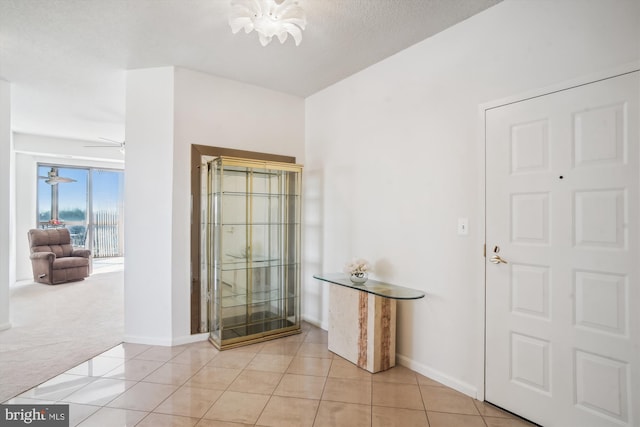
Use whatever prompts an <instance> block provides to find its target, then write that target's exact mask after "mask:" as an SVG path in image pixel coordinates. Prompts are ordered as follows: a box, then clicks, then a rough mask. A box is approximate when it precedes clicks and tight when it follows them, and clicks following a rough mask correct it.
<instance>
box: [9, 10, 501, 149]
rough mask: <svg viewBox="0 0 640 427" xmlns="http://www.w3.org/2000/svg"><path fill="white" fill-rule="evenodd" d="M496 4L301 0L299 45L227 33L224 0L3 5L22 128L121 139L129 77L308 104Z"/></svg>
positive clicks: (16, 123)
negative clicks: (155, 73) (259, 90)
mask: <svg viewBox="0 0 640 427" xmlns="http://www.w3.org/2000/svg"><path fill="white" fill-rule="evenodd" d="M499 1H501V0H340V1H338V0H331V1H330V0H299V3H300V5H301V6H302V7H303V8H304V10H305V12H306V14H307V28H306V30H305V31H304V32H303V37H302V44H301V45H300V46H298V47H296V46H295V45H294V43H293V40H292V39H291V38H289V39H288V40H287V42H286V43H285V44H283V45H281V44H280V43H279V42H278V41H277V40H274V41H273V42H272V43H271V44H270V45H268V46H266V47H262V46H260V43H259V42H258V38H257V35H256V33H255V32H254V33H251V34H245V33H244V32H241V33H238V34H236V35H233V34H231V30H230V28H229V25H228V23H227V14H228V10H229V2H228V0H0V78H3V79H5V80H8V81H10V82H12V83H13V85H12V115H13V117H12V122H13V128H14V130H15V131H18V132H28V133H36V134H47V135H54V136H64V137H70V138H83V139H96V138H98V137H105V138H111V139H116V140H121V139H123V138H124V108H125V107H124V105H125V101H124V97H125V70H128V69H135V68H146V67H157V66H166V65H176V66H180V67H185V68H190V69H193V70H198V71H203V72H206V73H210V74H214V75H217V76H221V77H225V78H230V79H234V80H239V81H243V82H247V83H251V84H255V85H258V86H262V87H266V88H270V89H274V90H278V91H282V92H286V93H290V94H294V95H299V96H303V97H304V96H308V95H310V94H313V93H314V92H316V91H318V90H321V89H323V88H325V87H327V86H329V85H331V84H333V83H335V82H337V81H339V80H341V79H343V78H345V77H347V76H349V75H351V74H353V73H355V72H357V71H359V70H362V69H364V68H366V67H368V66H369V65H371V64H374V63H376V62H378V61H380V60H381V59H384V58H386V57H388V56H390V55H393V54H394V53H396V52H398V51H400V50H402V49H405V48H407V47H409V46H411V45H412V44H415V43H417V42H419V41H421V40H424V39H425V38H427V37H429V36H431V35H433V34H436V33H438V32H440V31H442V30H444V29H446V28H447V27H450V26H452V25H455V24H456V23H458V22H460V21H462V20H464V19H466V18H468V17H470V16H472V15H474V14H476V13H478V12H480V11H482V10H484V9H486V8H488V7H490V6H492V5H494V4H496V3H498V2H499Z"/></svg>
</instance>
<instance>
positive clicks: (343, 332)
mask: <svg viewBox="0 0 640 427" xmlns="http://www.w3.org/2000/svg"><path fill="white" fill-rule="evenodd" d="M313 277H314V278H315V279H318V280H321V281H323V282H327V283H329V284H330V285H331V286H330V287H329V350H330V351H332V352H334V353H336V354H337V355H339V356H341V357H343V358H345V359H347V360H348V361H350V362H352V363H354V364H355V365H357V366H359V367H360V368H363V369H366V370H367V371H369V372H372V373H375V372H379V371H384V370H386V369H389V368H392V367H394V366H395V364H396V301H397V300H412V299H419V298H423V297H424V292H421V291H417V290H415V289H409V288H403V287H402V286H395V285H391V284H389V283H384V282H379V281H377V280H371V279H369V280H367V281H366V282H365V283H363V284H355V283H352V282H351V280H349V277H347V275H346V274H343V273H330V274H314V275H313Z"/></svg>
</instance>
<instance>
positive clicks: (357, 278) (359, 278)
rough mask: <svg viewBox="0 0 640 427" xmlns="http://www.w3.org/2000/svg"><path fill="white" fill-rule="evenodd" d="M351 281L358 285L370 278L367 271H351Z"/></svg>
mask: <svg viewBox="0 0 640 427" xmlns="http://www.w3.org/2000/svg"><path fill="white" fill-rule="evenodd" d="M349 278H350V279H351V282H352V283H354V284H356V285H362V284H363V283H364V282H366V281H367V279H368V278H369V277H368V276H367V273H351V277H349Z"/></svg>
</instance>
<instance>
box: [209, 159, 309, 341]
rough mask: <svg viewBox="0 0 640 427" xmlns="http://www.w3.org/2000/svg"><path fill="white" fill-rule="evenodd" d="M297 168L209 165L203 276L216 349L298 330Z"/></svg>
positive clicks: (244, 162)
mask: <svg viewBox="0 0 640 427" xmlns="http://www.w3.org/2000/svg"><path fill="white" fill-rule="evenodd" d="M301 179H302V166H300V165H295V164H288V163H277V162H265V161H256V160H248V159H238V158H232V157H218V158H215V159H213V160H211V161H209V162H208V163H207V178H206V186H207V188H206V203H204V206H203V207H202V208H203V212H202V214H203V219H204V221H203V228H204V229H203V230H202V236H203V238H202V247H201V251H202V255H203V257H202V259H203V264H202V271H201V277H202V278H203V279H204V280H206V281H207V288H208V290H209V295H208V297H209V319H210V328H209V331H210V338H209V339H210V341H211V342H212V343H213V344H214V345H215V346H216V347H217V348H219V349H226V348H232V347H237V346H240V345H245V344H249V343H253V342H258V341H264V340H268V339H272V338H277V337H281V336H285V335H292V334H296V333H299V332H300V265H301V263H300V227H301V225H300V215H301V206H300V203H301V194H300V193H301Z"/></svg>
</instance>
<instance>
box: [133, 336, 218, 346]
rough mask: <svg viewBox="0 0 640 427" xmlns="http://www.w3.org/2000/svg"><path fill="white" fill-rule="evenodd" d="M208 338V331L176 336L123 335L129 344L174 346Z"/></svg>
mask: <svg viewBox="0 0 640 427" xmlns="http://www.w3.org/2000/svg"><path fill="white" fill-rule="evenodd" d="M208 338H209V334H208V333H203V334H194V335H185V336H182V337H177V338H155V337H140V336H134V335H125V336H124V338H123V339H124V342H128V343H131V344H146V345H161V346H164V347H175V346H177V345H183V344H191V343H194V342H199V341H206V340H207V339H208Z"/></svg>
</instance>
